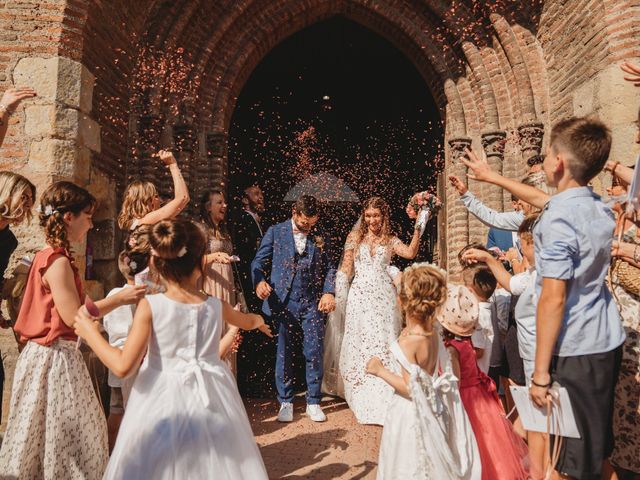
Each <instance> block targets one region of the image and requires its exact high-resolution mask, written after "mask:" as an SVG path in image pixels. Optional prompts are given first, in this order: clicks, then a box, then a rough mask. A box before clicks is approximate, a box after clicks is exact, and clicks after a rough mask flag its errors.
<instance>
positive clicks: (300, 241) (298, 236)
mask: <svg viewBox="0 0 640 480" xmlns="http://www.w3.org/2000/svg"><path fill="white" fill-rule="evenodd" d="M291 225H292V226H293V232H294V233H293V241H294V242H295V244H296V251H297V252H298V255H302V254H303V253H304V249H305V248H306V247H307V236H306V235H305V234H304V233H302V232H297V233H296V230H298V227H297V226H296V222H294V221H293V218H292V219H291Z"/></svg>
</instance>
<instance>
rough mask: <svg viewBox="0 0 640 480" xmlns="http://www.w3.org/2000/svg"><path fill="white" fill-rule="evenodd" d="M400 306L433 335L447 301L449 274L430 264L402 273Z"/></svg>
mask: <svg viewBox="0 0 640 480" xmlns="http://www.w3.org/2000/svg"><path fill="white" fill-rule="evenodd" d="M399 296H400V306H401V307H402V311H403V312H404V314H405V316H410V317H411V318H413V319H414V320H417V321H418V322H419V323H420V325H421V326H422V328H424V329H425V331H427V332H429V333H431V332H432V331H433V324H434V323H435V319H436V314H437V313H438V311H439V309H440V307H441V306H442V304H444V302H445V301H446V299H447V274H446V273H445V272H444V271H443V270H441V269H440V268H439V267H436V266H435V265H432V264H430V263H416V264H413V265H411V266H410V267H408V268H407V269H405V271H404V272H403V273H402V281H401V285H400V295H399Z"/></svg>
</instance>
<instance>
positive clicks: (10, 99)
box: [0, 87, 36, 110]
mask: <svg viewBox="0 0 640 480" xmlns="http://www.w3.org/2000/svg"><path fill="white" fill-rule="evenodd" d="M35 96H36V91H35V90H34V89H33V88H31V87H18V88H8V89H7V90H5V92H4V94H3V95H2V99H1V100H0V104H2V105H4V106H5V107H7V110H13V109H15V108H16V107H17V106H18V104H19V103H20V102H21V101H22V100H24V99H25V98H31V97H35Z"/></svg>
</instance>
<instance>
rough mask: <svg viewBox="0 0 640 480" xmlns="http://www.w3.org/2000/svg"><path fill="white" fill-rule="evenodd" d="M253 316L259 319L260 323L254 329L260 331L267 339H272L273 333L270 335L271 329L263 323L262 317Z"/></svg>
mask: <svg viewBox="0 0 640 480" xmlns="http://www.w3.org/2000/svg"><path fill="white" fill-rule="evenodd" d="M255 315H256V316H258V317H260V323H259V324H258V326H257V327H256V329H257V330H260V331H261V332H262V333H264V334H265V335H266V336H267V337H269V338H273V333H271V327H270V326H269V325H267V324H266V323H265V322H264V317H263V316H262V315H258V314H255Z"/></svg>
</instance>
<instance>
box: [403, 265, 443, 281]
mask: <svg viewBox="0 0 640 480" xmlns="http://www.w3.org/2000/svg"><path fill="white" fill-rule="evenodd" d="M425 267H426V268H430V269H432V270H435V271H436V272H439V273H440V274H441V275H442V276H444V278H447V271H446V270H443V269H442V268H440V267H439V266H438V265H436V264H434V263H429V262H417V263H413V264H411V265H409V266H408V267H407V268H405V270H404V271H405V272H409V271H410V270H414V269H416V268H425Z"/></svg>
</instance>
